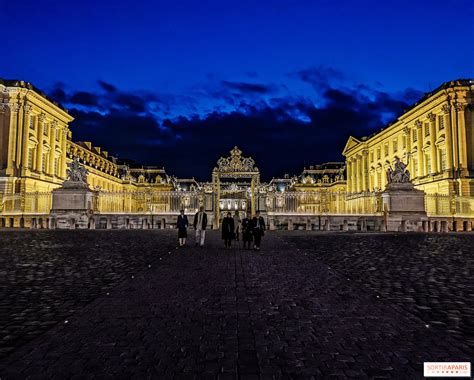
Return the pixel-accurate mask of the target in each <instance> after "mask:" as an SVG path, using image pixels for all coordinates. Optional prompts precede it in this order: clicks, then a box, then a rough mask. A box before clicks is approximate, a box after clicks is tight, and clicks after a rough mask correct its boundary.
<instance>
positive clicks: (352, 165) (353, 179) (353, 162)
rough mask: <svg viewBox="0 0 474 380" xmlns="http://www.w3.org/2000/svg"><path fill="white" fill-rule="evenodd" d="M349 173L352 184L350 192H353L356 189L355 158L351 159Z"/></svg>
mask: <svg viewBox="0 0 474 380" xmlns="http://www.w3.org/2000/svg"><path fill="white" fill-rule="evenodd" d="M351 168H352V170H351V174H352V181H351V183H352V185H351V193H355V192H356V191H357V176H356V174H357V162H356V159H355V158H352V160H351Z"/></svg>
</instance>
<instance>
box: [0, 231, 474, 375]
mask: <svg viewBox="0 0 474 380" xmlns="http://www.w3.org/2000/svg"><path fill="white" fill-rule="evenodd" d="M222 245H223V244H222V242H221V241H220V236H219V234H218V233H217V232H210V233H208V240H207V246H206V248H204V249H199V248H194V247H192V246H188V247H185V248H180V249H176V248H175V232H174V231H130V230H128V231H34V232H32V231H0V250H1V253H0V264H1V266H0V292H1V293H0V302H1V303H0V339H1V341H0V342H1V343H0V349H1V350H2V351H1V353H2V359H0V377H1V378H2V379H17V378H18V379H24V378H31V379H43V378H57V379H68V378H74V379H83V378H100V379H107V378H124V379H126V378H137V379H147V378H157V379H163V378H183V379H187V378H193V377H196V378H210V379H215V378H220V379H233V378H241V379H247V378H248V379H252V378H255V379H258V378H260V379H267V378H268V379H272V378H318V379H319V378H323V377H324V378H330V377H334V378H395V379H401V378H403V379H408V378H423V374H422V367H423V362H424V361H448V360H449V361H469V360H470V358H472V357H473V353H474V350H473V340H472V338H473V335H474V332H473V326H472V319H473V318H472V317H473V305H472V301H471V302H470V300H472V299H473V298H474V292H473V284H472V277H473V271H474V265H473V260H474V253H473V250H472V247H473V246H474V235H471V234H469V235H468V234H466V235H462V234H457V235H447V234H446V235H423V234H404V235H399V234H347V233H344V234H343V233H340V234H337V233H335V234H325V233H303V232H274V233H272V232H269V233H267V235H266V236H265V237H264V241H263V248H264V249H263V251H262V254H257V253H255V252H253V251H246V250H242V249H238V248H233V249H231V250H225V249H224V248H223V247H222Z"/></svg>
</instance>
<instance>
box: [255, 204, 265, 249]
mask: <svg viewBox="0 0 474 380" xmlns="http://www.w3.org/2000/svg"><path fill="white" fill-rule="evenodd" d="M252 227H253V229H252V233H253V249H255V250H257V251H260V242H261V241H262V236H263V235H264V234H265V230H266V227H265V220H264V219H263V218H262V217H261V216H260V211H257V212H256V214H255V216H254V217H253V219H252Z"/></svg>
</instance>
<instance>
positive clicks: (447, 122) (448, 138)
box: [442, 104, 454, 169]
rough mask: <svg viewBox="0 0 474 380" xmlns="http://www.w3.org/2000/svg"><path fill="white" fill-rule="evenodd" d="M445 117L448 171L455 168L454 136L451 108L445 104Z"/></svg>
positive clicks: (443, 108)
mask: <svg viewBox="0 0 474 380" xmlns="http://www.w3.org/2000/svg"><path fill="white" fill-rule="evenodd" d="M442 110H443V113H444V115H443V117H444V129H445V140H446V144H445V145H446V169H452V168H453V167H454V166H453V165H454V158H453V136H452V131H451V107H450V106H449V105H448V104H445V105H444V106H443V107H442Z"/></svg>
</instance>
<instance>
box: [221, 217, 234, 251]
mask: <svg viewBox="0 0 474 380" xmlns="http://www.w3.org/2000/svg"><path fill="white" fill-rule="evenodd" d="M234 231H235V228H234V218H232V214H231V213H230V212H228V213H227V216H226V217H225V218H224V219H223V220H222V239H223V240H224V245H225V247H226V248H231V247H232V239H234Z"/></svg>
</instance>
